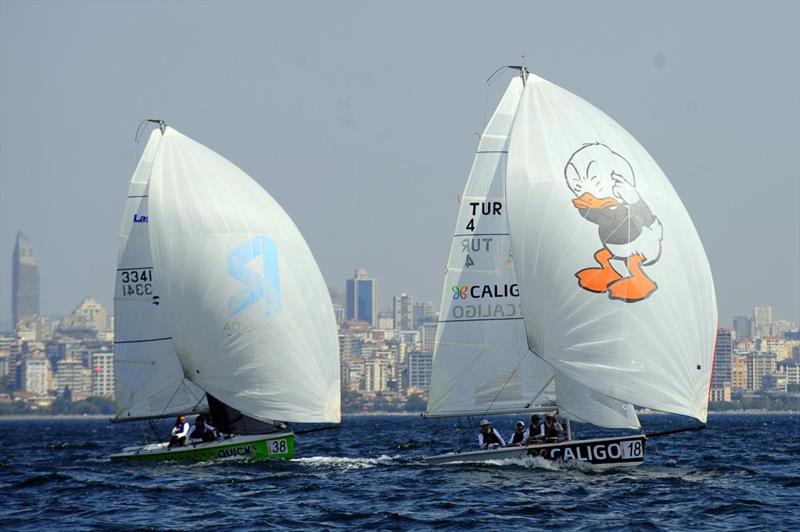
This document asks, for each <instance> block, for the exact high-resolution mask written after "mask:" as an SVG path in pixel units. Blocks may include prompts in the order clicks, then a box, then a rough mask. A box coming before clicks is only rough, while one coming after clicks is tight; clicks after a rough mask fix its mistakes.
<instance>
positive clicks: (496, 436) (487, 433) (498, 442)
mask: <svg viewBox="0 0 800 532" xmlns="http://www.w3.org/2000/svg"><path fill="white" fill-rule="evenodd" d="M478 429H479V430H480V432H479V433H478V448H479V449H496V448H498V447H505V445H506V442H505V440H503V437H502V436H500V433H499V432H497V430H496V429H493V428H492V424H491V423H489V421H488V420H486V419H481V422H480V423H478Z"/></svg>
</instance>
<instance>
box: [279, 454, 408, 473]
mask: <svg viewBox="0 0 800 532" xmlns="http://www.w3.org/2000/svg"><path fill="white" fill-rule="evenodd" d="M398 458H399V457H398V456H386V455H381V456H379V457H377V458H349V457H345V456H310V457H307V458H293V459H292V460H291V462H292V463H296V464H300V465H303V466H308V467H312V468H322V469H342V470H347V469H365V468H370V467H376V466H382V465H391V464H393V463H396V462H397V459H398Z"/></svg>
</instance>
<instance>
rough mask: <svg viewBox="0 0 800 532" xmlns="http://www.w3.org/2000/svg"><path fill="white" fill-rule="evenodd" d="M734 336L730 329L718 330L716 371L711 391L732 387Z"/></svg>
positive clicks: (715, 351)
mask: <svg viewBox="0 0 800 532" xmlns="http://www.w3.org/2000/svg"><path fill="white" fill-rule="evenodd" d="M732 357H733V336H732V335H731V331H730V329H725V328H724V327H720V328H719V330H717V343H716V347H715V348H714V369H713V372H712V377H711V389H712V390H713V389H715V388H716V389H722V388H724V387H725V386H730V385H731V368H732V364H733V358H732Z"/></svg>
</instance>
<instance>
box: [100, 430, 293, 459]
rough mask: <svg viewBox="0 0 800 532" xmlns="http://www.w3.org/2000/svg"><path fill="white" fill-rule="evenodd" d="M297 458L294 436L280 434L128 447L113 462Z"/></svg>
mask: <svg viewBox="0 0 800 532" xmlns="http://www.w3.org/2000/svg"><path fill="white" fill-rule="evenodd" d="M292 457H294V433H292V432H281V433H276V434H269V435H256V436H231V437H230V438H225V439H220V440H217V441H213V442H207V443H190V444H188V445H184V446H182V447H173V448H172V449H167V444H166V443H153V444H149V445H143V446H138V447H126V448H125V449H123V450H122V452H121V453H118V454H112V455H111V459H112V460H134V461H138V462H163V461H168V460H187V461H194V462H206V461H211V460H266V459H281V460H289V459H291V458H292Z"/></svg>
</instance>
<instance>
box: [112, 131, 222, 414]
mask: <svg viewBox="0 0 800 532" xmlns="http://www.w3.org/2000/svg"><path fill="white" fill-rule="evenodd" d="M160 140H161V132H160V131H158V130H156V131H154V132H153V133H152V134H151V135H150V139H149V140H148V142H147V145H146V146H145V148H144V151H143V153H142V156H141V158H140V159H139V164H138V165H137V167H136V170H135V171H134V173H133V177H131V181H130V186H129V188H128V198H127V200H126V201H125V212H124V214H123V218H122V229H121V231H120V243H119V257H118V259H117V274H116V286H115V292H114V380H115V388H116V390H115V391H116V393H115V396H116V417H117V419H118V420H125V419H126V418H127V419H134V418H135V419H138V418H149V417H158V416H167V415H175V414H179V413H187V412H191V411H202V410H205V409H206V408H207V406H206V403H205V400H204V398H205V393H204V392H203V391H202V390H200V389H199V388H197V386H195V385H194V384H192V383H191V382H189V381H188V380H186V379H185V378H184V375H183V368H182V367H181V365H180V362H178V357H177V354H176V353H175V347H174V345H173V343H172V339H171V335H170V333H169V330H168V328H167V325H166V322H165V316H164V314H165V311H164V309H163V307H162V305H161V296H160V293H159V285H158V281H159V275H158V274H159V271H158V270H157V269H155V268H154V267H153V261H152V258H151V254H150V223H149V213H148V197H147V196H148V184H149V182H150V170H151V168H152V165H153V160H154V159H155V155H156V151H157V150H158V145H159V142H160Z"/></svg>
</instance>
